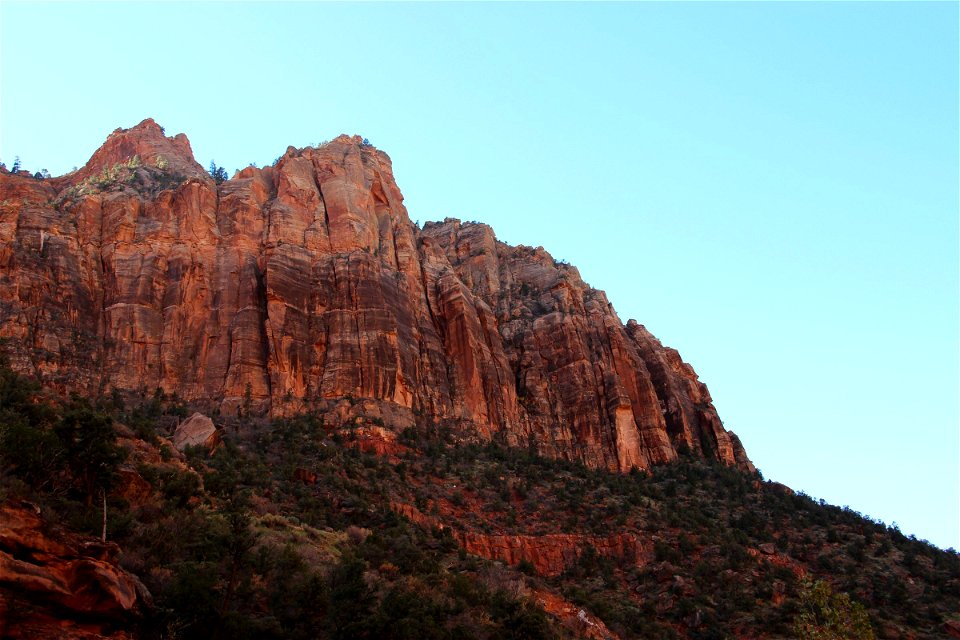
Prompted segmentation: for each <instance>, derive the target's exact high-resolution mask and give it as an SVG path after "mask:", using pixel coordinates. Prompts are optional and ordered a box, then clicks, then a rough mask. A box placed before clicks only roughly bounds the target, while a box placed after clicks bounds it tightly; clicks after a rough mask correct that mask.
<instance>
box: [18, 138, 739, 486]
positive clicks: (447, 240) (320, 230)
mask: <svg viewBox="0 0 960 640" xmlns="http://www.w3.org/2000/svg"><path fill="white" fill-rule="evenodd" d="M134 157H138V162H139V163H142V164H137V163H136V162H133V161H132V160H131V159H132V158H134ZM124 162H127V163H128V164H130V167H132V168H129V167H128V168H126V169H124V168H122V167H125V166H126V165H123V163H124ZM121 165H122V167H121V169H120V170H119V173H116V172H115V173H116V176H114V174H112V173H111V174H109V175H107V177H106V178H103V171H104V167H107V168H109V167H117V166H121ZM98 172H99V173H98ZM108 173H109V172H108ZM91 176H93V177H91ZM105 180H106V182H105ZM111 180H113V182H111ZM0 337H5V338H8V339H9V343H8V346H9V349H8V350H9V351H10V355H11V360H12V362H13V363H14V364H15V366H17V367H18V368H19V369H21V370H24V371H27V372H30V373H34V374H37V375H39V376H40V377H41V378H42V379H43V380H44V381H45V383H47V384H49V385H52V386H55V387H58V388H60V389H61V390H75V391H80V392H85V393H98V392H102V391H104V390H108V389H110V388H111V387H115V388H118V389H121V390H127V391H136V390H146V391H152V390H153V389H155V388H157V387H161V388H163V389H164V390H165V391H167V392H174V391H175V392H177V393H178V394H179V395H180V396H181V397H183V398H185V399H187V400H190V401H193V402H195V403H198V404H201V405H204V404H205V405H206V406H210V407H211V408H214V407H218V408H219V409H220V410H221V411H224V412H232V411H236V410H238V409H239V408H241V407H245V408H247V409H252V410H262V411H270V412H272V413H274V414H277V415H282V414H289V413H292V412H296V411H300V410H303V409H310V408H320V409H324V410H330V409H331V408H338V407H339V409H337V410H338V411H342V412H346V415H347V416H348V417H349V416H357V415H361V414H362V415H364V416H368V415H369V410H371V407H375V408H373V409H372V410H373V411H374V412H375V413H376V415H377V416H378V417H380V419H382V420H383V422H384V424H385V425H386V426H387V427H390V428H394V429H399V428H403V427H404V426H409V425H412V424H414V423H431V422H438V423H444V424H448V425H451V426H456V427H458V428H460V429H462V430H463V432H464V433H467V434H474V435H476V436H478V437H482V438H498V439H501V440H502V441H504V442H505V443H508V444H513V445H520V446H532V447H536V448H537V449H538V450H539V451H540V452H541V453H543V454H546V455H550V456H555V457H561V458H567V459H577V460H582V461H584V462H585V463H587V464H589V465H591V466H594V467H603V468H608V469H617V470H628V469H630V468H632V467H639V468H644V467H647V466H649V465H651V464H656V463H661V462H668V461H670V460H673V459H675V458H676V457H677V455H678V452H681V451H684V450H688V451H690V452H692V453H693V454H695V455H700V456H704V457H708V458H712V459H716V460H720V461H723V462H724V463H727V464H731V465H737V466H739V467H741V468H746V469H749V468H751V465H750V461H749V460H748V459H747V457H746V454H745V453H744V451H743V447H742V446H741V445H740V442H739V440H738V439H737V438H736V436H734V435H733V434H732V433H730V432H728V431H726V430H725V429H724V428H723V425H722V423H721V422H720V419H719V417H718V416H717V414H716V411H715V410H714V408H713V405H712V404H711V399H710V394H709V393H708V392H707V389H706V387H705V386H704V385H703V384H702V383H701V382H699V381H698V379H697V377H696V374H695V373H694V371H693V369H692V368H691V367H690V366H689V365H687V364H686V363H684V362H683V361H682V360H681V359H680V356H679V355H678V354H677V352H676V351H674V350H672V349H667V348H664V347H663V346H662V345H661V344H660V343H659V342H658V341H657V340H656V339H655V338H653V337H652V336H651V335H650V334H649V333H648V332H647V331H646V330H645V329H644V328H643V327H642V326H641V325H638V324H636V323H635V322H632V321H631V322H630V323H628V324H627V325H626V326H624V325H623V324H622V323H621V322H620V320H619V318H618V317H617V315H616V313H615V312H614V310H613V308H612V306H611V305H610V303H609V302H608V301H607V299H606V296H605V295H604V294H603V292H601V291H598V290H596V289H593V288H591V287H589V286H588V285H587V284H586V283H584V282H583V280H582V279H581V278H580V275H579V273H578V271H577V270H576V269H575V268H574V267H571V266H568V265H566V264H562V263H558V262H556V261H554V260H553V258H552V257H551V256H550V255H549V254H548V253H547V252H546V251H544V250H543V249H542V248H536V249H533V248H530V247H523V246H520V247H510V246H507V245H505V244H503V243H501V242H498V241H497V239H496V237H495V236H494V234H493V231H492V230H491V229H490V228H489V227H488V226H486V225H483V224H474V223H460V222H459V221H457V220H452V219H448V220H445V221H444V222H440V223H432V224H427V225H426V226H425V227H424V228H423V229H418V228H417V227H416V226H415V225H413V224H412V223H411V222H410V219H409V218H408V216H407V212H406V209H405V208H404V206H403V196H402V195H401V193H400V190H399V188H398V187H397V185H396V183H395V181H394V178H393V171H392V166H391V162H390V159H389V158H388V157H387V155H386V154H384V153H383V152H381V151H378V150H376V149H374V148H373V147H370V146H368V145H364V144H363V143H362V142H361V140H360V138H358V137H352V138H351V137H347V136H340V137H339V138H337V139H335V140H333V141H332V142H330V143H327V144H325V145H322V146H320V147H319V148H305V149H295V148H293V147H290V148H288V149H287V151H286V153H285V154H284V155H283V156H282V157H281V158H280V159H279V160H278V161H277V163H276V164H275V165H274V166H272V167H267V168H264V169H257V168H254V167H248V168H247V169H244V170H243V171H241V172H239V173H238V174H237V175H235V176H234V178H233V179H231V180H228V181H226V182H224V183H223V184H221V185H216V184H215V183H214V182H213V180H212V179H210V177H209V176H207V175H206V173H205V172H204V171H203V170H202V168H201V167H200V166H199V165H198V164H197V163H196V161H195V160H194V159H193V157H192V155H191V152H190V145H189V142H188V141H187V140H186V137H184V136H182V135H179V136H177V137H174V138H168V137H165V136H164V134H163V132H162V130H161V129H160V127H159V126H158V125H157V124H156V123H154V122H153V121H152V120H146V121H144V122H143V123H141V124H140V125H138V126H136V127H134V128H132V129H129V130H117V131H116V132H114V133H113V134H112V135H111V136H110V138H109V139H108V140H107V142H106V143H105V144H104V146H103V147H102V148H101V149H100V150H99V151H97V152H96V153H95V154H94V155H93V157H92V158H91V161H90V163H88V165H87V166H86V167H84V168H83V169H81V170H79V171H77V172H74V173H73V174H70V175H67V176H63V177H61V178H55V179H51V180H46V181H39V180H33V179H32V178H28V177H24V176H15V175H10V174H0Z"/></svg>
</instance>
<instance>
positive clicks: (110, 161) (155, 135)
mask: <svg viewBox="0 0 960 640" xmlns="http://www.w3.org/2000/svg"><path fill="white" fill-rule="evenodd" d="M135 156H139V157H140V160H141V161H142V162H143V163H145V164H150V165H154V166H159V167H161V168H168V169H169V170H171V171H175V172H177V173H181V174H183V175H184V176H187V177H193V176H204V175H206V171H205V170H204V168H203V167H202V166H201V165H200V164H199V163H198V162H197V161H196V159H195V158H194V157H193V149H192V148H191V147H190V140H188V139H187V136H186V135H184V134H182V133H178V134H177V135H175V136H171V137H167V136H166V134H165V132H164V129H163V127H161V126H160V125H159V124H157V122H156V121H155V120H154V119H153V118H146V119H144V120H142V121H141V122H140V123H139V124H137V125H136V126H133V127H130V128H129V129H123V128H117V129H114V130H113V132H112V133H111V134H110V135H109V136H107V139H106V140H105V141H104V143H103V144H102V145H100V148H99V149H97V150H96V151H95V152H94V154H93V155H92V156H90V160H88V161H87V163H86V164H85V165H84V166H83V167H82V168H81V169H79V170H78V171H77V172H75V173H74V174H73V175H72V176H71V178H72V181H73V182H79V181H81V180H83V179H85V178H87V177H89V176H91V175H96V174H97V173H100V172H101V171H103V170H105V169H109V168H110V167H112V166H113V165H116V164H119V163H122V162H127V161H128V160H130V159H132V158H134V157H135Z"/></svg>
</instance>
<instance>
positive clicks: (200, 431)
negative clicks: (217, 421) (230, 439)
mask: <svg viewBox="0 0 960 640" xmlns="http://www.w3.org/2000/svg"><path fill="white" fill-rule="evenodd" d="M218 441H219V437H218V435H217V428H216V427H215V426H214V424H213V420H211V419H210V418H208V417H207V416H205V415H203V414H202V413H195V414H193V415H192V416H190V417H189V418H187V419H186V420H184V421H183V422H181V423H180V426H178V427H177V430H176V431H174V432H173V446H174V447H176V449H177V451H183V450H184V449H186V448H187V447H195V446H204V447H207V448H208V449H212V448H213V447H214V446H216V444H217V442H218Z"/></svg>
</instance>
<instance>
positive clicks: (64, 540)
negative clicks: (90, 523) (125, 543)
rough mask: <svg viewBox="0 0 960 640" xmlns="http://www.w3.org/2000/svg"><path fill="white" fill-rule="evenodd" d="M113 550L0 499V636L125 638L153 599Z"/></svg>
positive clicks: (117, 549) (25, 506) (115, 550)
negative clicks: (52, 526) (51, 527)
mask: <svg viewBox="0 0 960 640" xmlns="http://www.w3.org/2000/svg"><path fill="white" fill-rule="evenodd" d="M118 553H119V548H118V547H117V546H116V545H114V544H112V543H103V542H100V541H99V540H96V539H92V538H80V537H78V536H74V535H71V534H67V533H65V532H63V531H55V530H49V529H48V528H47V526H46V525H45V523H44V521H43V519H42V518H41V517H40V515H39V514H38V513H37V511H36V510H35V509H34V508H32V507H31V505H29V504H26V503H11V502H8V503H4V504H2V505H0V614H2V615H0V637H4V638H95V637H96V638H100V637H110V638H117V639H119V638H127V637H130V636H129V635H128V631H129V630H130V629H131V628H132V627H133V626H134V625H135V623H136V621H137V619H138V618H139V617H140V616H141V615H142V614H143V613H144V611H145V610H146V609H148V608H150V607H151V606H152V600H151V597H150V593H149V592H148V591H147V589H146V587H145V586H144V585H143V584H142V583H141V582H140V581H139V580H138V579H137V577H136V576H134V575H133V574H131V573H128V572H126V571H124V570H123V569H121V568H120V567H119V566H118V565H117V554H118ZM124 629H126V631H125V630H124Z"/></svg>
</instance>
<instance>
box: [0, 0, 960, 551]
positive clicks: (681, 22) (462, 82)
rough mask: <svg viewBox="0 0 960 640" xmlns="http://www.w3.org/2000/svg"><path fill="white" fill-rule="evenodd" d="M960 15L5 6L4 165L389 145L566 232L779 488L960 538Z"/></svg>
mask: <svg viewBox="0 0 960 640" xmlns="http://www.w3.org/2000/svg"><path fill="white" fill-rule="evenodd" d="M958 24H960V16H958V4H957V3H952V2H943V3H833V2H826V3H819V2H802V3H772V2H771V3H726V2H716V3H669V4H668V3H522V4H512V3H493V4H490V3H488V4H482V3H477V4H473V3H469V4H468V3H418V4H400V3H391V4H377V3H362V4H349V3H343V4H341V3H308V2H297V3H290V4H282V3H265V4H261V3H253V2H246V3H210V4H201V3H192V4H178V3H173V2H162V3H156V4H151V3H139V2H138V3H123V2H111V3H104V4H81V3H73V2H58V3H50V4H45V3H41V2H29V3H27V2H15V1H10V0H4V1H3V2H2V3H0V36H2V39H0V159H2V160H3V161H5V162H6V163H7V165H8V166H9V165H10V164H12V161H13V158H14V156H15V155H19V157H20V159H21V163H22V166H23V167H24V168H28V169H30V170H31V171H35V170H38V169H41V168H46V169H48V170H49V171H50V172H51V173H53V174H54V175H58V174H62V173H65V172H67V171H69V170H70V169H71V168H72V167H74V166H81V165H83V164H84V162H86V160H87V159H88V158H89V157H90V155H91V154H92V153H93V151H94V150H96V148H97V147H99V145H100V144H101V143H102V142H103V140H104V139H105V138H106V136H107V135H108V134H109V133H110V132H111V131H113V130H114V129H115V128H117V127H130V126H133V125H135V124H137V123H138V122H140V121H141V120H142V119H144V118H146V117H153V118H154V119H155V120H157V122H159V123H160V124H161V125H163V126H164V127H165V128H166V131H167V134H168V135H172V134H174V133H177V132H184V133H186V134H187V136H188V137H189V139H190V141H191V143H192V146H193V150H194V153H195V155H196V157H197V160H198V161H199V162H200V163H201V164H203V165H204V166H207V165H208V164H209V162H210V161H211V160H215V161H216V162H217V164H218V165H221V166H225V167H226V168H227V169H228V170H229V171H230V172H231V173H232V171H233V170H234V169H236V168H241V167H243V166H246V165H248V164H249V163H252V162H255V163H257V164H259V165H261V166H263V165H265V164H270V163H272V162H273V161H274V160H275V159H276V158H277V157H278V156H280V155H281V154H282V153H283V152H284V150H285V149H286V147H287V146H288V145H294V146H305V145H308V144H315V143H319V142H322V141H324V140H328V139H331V138H334V137H336V136H337V135H339V134H341V133H349V134H360V135H362V136H365V137H367V138H369V139H370V141H371V142H372V143H373V144H374V145H376V146H377V147H379V148H380V149H383V150H384V151H386V152H387V153H388V154H389V155H390V156H391V158H392V159H393V164H394V172H395V175H396V177H397V181H398V183H399V185H400V188H401V189H402V191H403V193H404V195H405V198H406V200H405V202H406V205H407V208H408V211H409V213H410V217H411V219H413V220H417V221H420V222H421V223H423V222H425V221H427V220H437V219H443V218H444V217H448V216H452V217H457V218H461V219H463V220H477V221H481V222H485V223H488V224H490V225H491V226H492V227H493V228H494V230H495V231H496V233H497V235H498V237H499V238H500V239H501V240H503V241H506V242H509V243H511V244H527V245H532V246H543V247H544V248H546V249H547V250H548V251H550V252H551V253H552V254H553V255H554V257H555V258H558V259H564V260H568V261H569V262H571V263H572V264H574V265H576V266H577V267H579V269H580V272H581V274H582V275H583V277H584V279H585V280H586V281H587V282H589V283H590V284H592V285H593V286H595V287H597V288H600V289H604V290H605V291H606V292H607V294H608V297H609V299H610V300H611V302H612V303H613V305H614V307H615V308H616V309H617V311H618V313H619V315H620V317H621V319H622V320H623V321H624V322H626V320H627V319H629V318H635V319H636V320H638V321H639V322H640V323H642V324H644V325H646V326H647V328H648V329H650V330H651V331H652V332H653V333H654V335H656V336H658V337H659V338H660V339H661V340H662V341H663V342H664V344H666V345H669V346H672V347H675V348H677V349H678V350H679V351H680V353H681V355H682V356H683V357H684V359H685V360H686V361H688V362H690V363H691V364H693V366H694V367H695V368H696V370H697V372H698V374H699V375H700V378H701V380H703V381H704V382H706V384H707V385H708V386H709V388H710V390H711V393H712V395H713V398H714V402H715V405H716V407H717V410H718V412H719V414H720V416H721V418H723V420H724V424H725V426H726V427H727V428H728V429H731V430H733V431H735V432H736V433H737V434H738V435H739V436H740V437H741V439H742V441H743V443H744V446H745V447H746V450H747V452H748V454H749V455H750V457H751V459H752V460H753V461H754V463H755V464H756V465H757V467H758V468H759V469H760V470H761V471H762V472H763V474H764V476H765V477H767V478H769V479H772V480H776V481H779V482H782V483H784V484H787V485H789V486H790V487H792V488H794V489H795V490H798V491H804V492H806V493H808V494H810V495H812V496H814V497H817V498H823V499H825V500H827V501H828V502H830V503H833V504H837V505H848V506H850V508H852V509H855V510H857V511H859V512H861V513H863V514H865V515H869V516H871V517H873V518H875V519H880V520H883V521H884V522H886V523H887V524H891V523H894V522H895V523H896V524H897V525H898V526H899V527H900V529H901V530H902V531H903V532H904V533H905V534H908V535H909V534H914V535H916V536H917V537H918V538H921V539H926V540H929V541H931V542H933V543H935V544H937V545H938V546H941V547H954V548H960V531H958V521H960V513H958V509H960V506H958V505H960V495H958V484H960V472H958V452H960V428H958V424H960V423H958V386H960V380H958V353H960V346H958V308H960V302H958V288H960V287H958V262H960V258H958V210H960V202H958V199H960V197H958V193H960V185H958V175H960V152H958V140H960V131H958V108H960V105H958V77H960V70H958V50H960V46H958Z"/></svg>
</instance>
